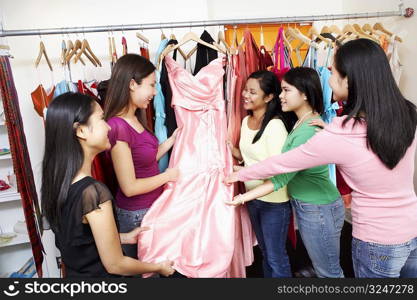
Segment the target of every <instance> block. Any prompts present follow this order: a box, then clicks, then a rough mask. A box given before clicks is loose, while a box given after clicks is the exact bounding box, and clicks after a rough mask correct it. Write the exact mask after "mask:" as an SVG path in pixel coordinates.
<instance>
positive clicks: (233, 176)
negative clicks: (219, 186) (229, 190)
mask: <svg viewBox="0 0 417 300" xmlns="http://www.w3.org/2000/svg"><path fill="white" fill-rule="evenodd" d="M236 181H239V180H238V179H237V172H233V173H232V174H230V175H229V176H227V177H226V178H225V179H224V183H225V184H227V185H231V184H232V183H233V182H236Z"/></svg>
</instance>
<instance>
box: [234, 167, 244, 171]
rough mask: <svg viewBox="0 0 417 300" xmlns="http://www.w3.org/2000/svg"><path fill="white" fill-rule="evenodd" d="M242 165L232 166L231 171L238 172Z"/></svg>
mask: <svg viewBox="0 0 417 300" xmlns="http://www.w3.org/2000/svg"><path fill="white" fill-rule="evenodd" d="M243 168H244V167H242V166H233V171H235V172H239V171H240V170H242V169H243Z"/></svg>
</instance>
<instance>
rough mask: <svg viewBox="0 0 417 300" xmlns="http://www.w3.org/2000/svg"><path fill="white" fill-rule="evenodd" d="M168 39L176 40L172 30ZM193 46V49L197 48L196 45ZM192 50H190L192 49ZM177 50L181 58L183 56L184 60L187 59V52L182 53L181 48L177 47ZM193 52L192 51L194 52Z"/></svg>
mask: <svg viewBox="0 0 417 300" xmlns="http://www.w3.org/2000/svg"><path fill="white" fill-rule="evenodd" d="M169 39H170V40H176V41H178V40H177V37H176V36H175V34H174V33H173V32H172V33H171V35H170V36H169ZM194 48H195V50H197V46H196V47H194ZM193 50H194V49H193ZM193 50H191V51H193ZM195 50H194V52H195ZM191 51H190V52H191ZM178 52H179V53H180V55H181V56H182V58H183V59H184V60H187V59H188V54H189V53H188V54H185V53H184V51H182V49H181V48H178ZM194 52H193V53H194ZM191 55H192V54H191Z"/></svg>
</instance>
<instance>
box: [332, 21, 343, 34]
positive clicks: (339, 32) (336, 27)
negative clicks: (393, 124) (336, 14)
mask: <svg viewBox="0 0 417 300" xmlns="http://www.w3.org/2000/svg"><path fill="white" fill-rule="evenodd" d="M329 30H330V33H335V34H336V35H342V34H343V33H342V30H340V28H339V27H338V26H337V25H336V24H333V25H331V26H330V27H329Z"/></svg>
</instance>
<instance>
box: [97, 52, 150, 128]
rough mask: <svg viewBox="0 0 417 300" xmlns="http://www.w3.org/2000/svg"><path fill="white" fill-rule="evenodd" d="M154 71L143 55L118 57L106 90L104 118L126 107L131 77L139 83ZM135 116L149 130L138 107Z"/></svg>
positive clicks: (114, 114)
mask: <svg viewBox="0 0 417 300" xmlns="http://www.w3.org/2000/svg"><path fill="white" fill-rule="evenodd" d="M154 71H155V66H154V65H153V64H152V63H151V62H150V61H149V60H148V59H146V58H144V57H143V56H140V55H137V54H126V55H123V56H122V57H120V58H119V59H118V60H117V62H116V64H115V65H114V67H113V70H112V73H111V77H110V81H109V87H108V89H107V92H106V100H105V101H104V119H105V120H106V121H107V120H108V119H110V118H111V117H114V116H116V115H117V114H118V113H120V112H122V111H123V110H126V109H127V108H128V105H129V99H130V91H129V84H130V81H131V80H132V79H133V80H135V81H136V83H137V84H141V83H142V80H143V79H144V78H145V77H147V76H149V75H150V74H151V73H152V72H154ZM136 117H137V118H138V120H139V121H140V123H141V124H142V126H143V127H145V128H146V129H147V130H148V131H150V129H149V128H148V127H147V125H146V122H145V120H143V119H142V117H141V114H140V110H139V109H138V110H137V111H136Z"/></svg>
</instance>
